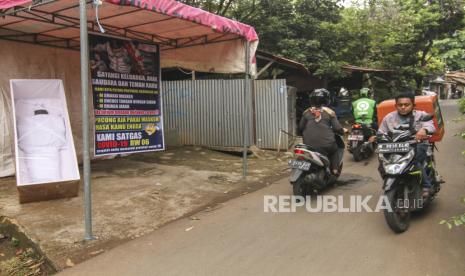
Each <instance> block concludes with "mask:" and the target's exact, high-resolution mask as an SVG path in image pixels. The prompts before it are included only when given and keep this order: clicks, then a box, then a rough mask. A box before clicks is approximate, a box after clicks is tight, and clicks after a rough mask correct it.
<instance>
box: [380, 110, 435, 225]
mask: <svg viewBox="0 0 465 276" xmlns="http://www.w3.org/2000/svg"><path fill="white" fill-rule="evenodd" d="M431 118H432V116H431V115H428V116H426V117H425V118H422V120H423V121H429V120H431ZM377 140H378V149H377V152H378V158H379V162H380V174H381V177H382V178H383V182H384V184H383V190H384V195H385V196H386V199H387V201H388V203H389V206H390V207H391V210H386V209H385V210H384V217H385V219H386V222H387V224H388V226H389V227H390V228H391V229H392V230H393V231H394V232H396V233H402V232H404V231H406V230H407V229H408V228H409V225H410V214H411V212H414V211H420V210H423V209H425V208H426V207H427V206H428V205H429V204H430V203H431V202H432V201H433V200H434V198H435V196H436V195H437V193H438V192H439V190H440V189H441V184H442V183H443V181H442V180H441V178H440V176H439V174H438V172H437V169H436V164H435V159H434V147H435V145H434V143H429V144H428V151H427V162H426V164H425V166H427V173H428V175H429V177H430V179H431V182H432V188H431V192H430V195H429V196H427V197H423V195H422V190H423V185H422V181H421V171H420V168H418V167H417V166H416V164H415V155H416V149H417V147H416V146H417V144H418V143H419V142H418V141H417V140H415V133H414V131H412V130H411V129H410V126H409V125H401V126H399V127H398V128H397V129H395V130H394V131H393V132H392V133H389V134H388V135H378V139H377Z"/></svg>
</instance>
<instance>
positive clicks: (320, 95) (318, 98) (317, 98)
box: [310, 88, 330, 107]
mask: <svg viewBox="0 0 465 276" xmlns="http://www.w3.org/2000/svg"><path fill="white" fill-rule="evenodd" d="M329 98H330V93H329V91H328V90H326V89H324V88H319V89H315V90H313V92H312V93H311V94H310V104H311V105H313V106H316V107H320V106H322V105H327V104H329Z"/></svg>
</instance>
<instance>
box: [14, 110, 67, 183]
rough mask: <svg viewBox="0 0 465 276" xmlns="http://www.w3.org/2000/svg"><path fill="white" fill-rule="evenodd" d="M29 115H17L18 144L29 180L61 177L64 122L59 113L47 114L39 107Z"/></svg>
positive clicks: (64, 142)
mask: <svg viewBox="0 0 465 276" xmlns="http://www.w3.org/2000/svg"><path fill="white" fill-rule="evenodd" d="M32 114H33V115H31V116H25V117H22V118H18V124H17V126H18V146H19V148H20V149H21V150H22V151H23V152H24V157H23V158H25V164H26V167H27V172H28V176H29V177H28V178H29V180H30V181H31V182H52V181H59V180H60V179H61V170H60V163H61V158H60V151H61V150H62V149H63V148H65V147H66V144H67V143H66V125H65V121H64V120H63V117H62V116H58V115H55V114H50V113H49V112H48V111H47V110H46V109H44V108H43V107H40V106H34V107H33V113H32Z"/></svg>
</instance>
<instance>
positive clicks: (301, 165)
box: [288, 160, 312, 171]
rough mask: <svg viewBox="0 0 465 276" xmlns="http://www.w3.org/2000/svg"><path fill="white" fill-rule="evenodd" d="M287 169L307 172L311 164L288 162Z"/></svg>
mask: <svg viewBox="0 0 465 276" xmlns="http://www.w3.org/2000/svg"><path fill="white" fill-rule="evenodd" d="M288 164H289V167H290V168H292V169H299V170H303V171H308V170H309V169H310V165H311V164H312V163H309V162H305V161H299V160H289V163H288Z"/></svg>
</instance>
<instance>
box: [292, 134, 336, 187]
mask: <svg viewBox="0 0 465 276" xmlns="http://www.w3.org/2000/svg"><path fill="white" fill-rule="evenodd" d="M335 136H336V142H337V144H338V151H337V155H338V160H339V173H338V175H339V174H340V173H341V171H342V166H343V155H344V141H343V140H342V138H341V137H340V136H339V135H335ZM289 167H290V168H291V175H290V182H291V185H292V187H293V188H292V190H293V194H294V195H296V196H306V195H310V194H312V193H317V192H318V191H321V190H323V189H324V188H326V187H328V186H329V185H332V184H334V183H335V182H336V180H337V178H338V175H334V174H332V173H331V170H330V162H329V159H328V157H327V156H325V155H323V154H321V153H318V152H316V151H315V150H314V149H312V148H311V147H310V146H308V145H305V144H297V145H296V146H295V148H294V159H291V160H289Z"/></svg>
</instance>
